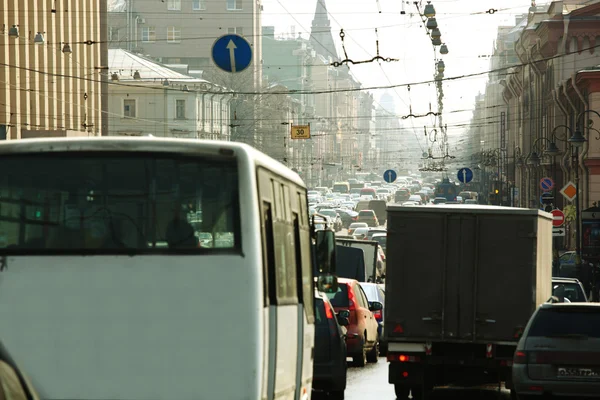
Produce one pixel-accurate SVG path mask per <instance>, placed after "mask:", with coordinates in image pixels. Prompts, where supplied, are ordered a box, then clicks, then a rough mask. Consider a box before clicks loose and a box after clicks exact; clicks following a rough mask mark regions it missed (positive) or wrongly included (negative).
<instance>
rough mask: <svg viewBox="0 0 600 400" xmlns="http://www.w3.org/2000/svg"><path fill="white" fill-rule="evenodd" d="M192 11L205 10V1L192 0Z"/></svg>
mask: <svg viewBox="0 0 600 400" xmlns="http://www.w3.org/2000/svg"><path fill="white" fill-rule="evenodd" d="M192 10H194V11H200V10H206V0H192Z"/></svg>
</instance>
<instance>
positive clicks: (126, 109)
mask: <svg viewBox="0 0 600 400" xmlns="http://www.w3.org/2000/svg"><path fill="white" fill-rule="evenodd" d="M135 116H136V110H135V100H132V99H126V100H123V117H124V118H135Z"/></svg>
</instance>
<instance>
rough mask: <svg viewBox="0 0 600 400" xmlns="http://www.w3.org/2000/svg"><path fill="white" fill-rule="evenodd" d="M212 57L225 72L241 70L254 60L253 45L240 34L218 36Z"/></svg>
mask: <svg viewBox="0 0 600 400" xmlns="http://www.w3.org/2000/svg"><path fill="white" fill-rule="evenodd" d="M211 54H212V59H213V61H214V63H215V64H216V65H217V67H219V68H221V69H222V70H223V71H225V72H241V71H243V70H245V69H246V68H248V66H249V65H250V63H251V62H252V47H251V46H250V43H248V41H247V40H246V39H244V38H243V37H241V36H240V35H225V36H221V37H220V38H218V39H217V40H216V41H215V43H214V44H213V47H212V51H211Z"/></svg>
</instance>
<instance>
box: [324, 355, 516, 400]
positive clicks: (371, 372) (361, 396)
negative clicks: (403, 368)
mask: <svg viewBox="0 0 600 400" xmlns="http://www.w3.org/2000/svg"><path fill="white" fill-rule="evenodd" d="M395 398H396V395H395V394H394V386H393V385H391V384H389V383H388V362H387V361H386V359H385V358H384V357H380V358H379V361H378V362H377V363H375V364H367V366H366V367H364V368H356V367H349V368H348V378H347V384H346V400H393V399H395ZM317 399H318V397H317ZM430 399H431V400H509V399H510V394H509V392H508V391H507V390H505V389H502V390H501V392H498V388H497V387H495V388H493V387H483V388H475V389H463V388H439V389H436V390H434V392H433V394H432V396H431V397H430Z"/></svg>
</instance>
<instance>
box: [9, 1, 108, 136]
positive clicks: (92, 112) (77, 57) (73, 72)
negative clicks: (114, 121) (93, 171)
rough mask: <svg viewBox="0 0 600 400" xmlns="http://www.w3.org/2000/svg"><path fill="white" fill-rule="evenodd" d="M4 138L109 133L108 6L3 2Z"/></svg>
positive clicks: (75, 2)
mask: <svg viewBox="0 0 600 400" xmlns="http://www.w3.org/2000/svg"><path fill="white" fill-rule="evenodd" d="M0 10H1V11H2V12H0V20H1V21H0V27H1V29H2V30H1V32H0V33H1V34H0V63H1V64H0V140H6V139H9V140H10V139H21V138H29V137H45V136H46V137H48V136H50V137H52V136H97V135H100V134H104V133H105V132H106V131H107V123H108V120H107V115H106V112H105V111H106V110H107V103H108V98H107V95H108V91H107V74H106V66H107V56H108V51H107V47H106V39H107V36H106V34H107V27H106V21H105V17H106V15H107V14H106V12H107V9H106V1H103V0H86V1H81V0H62V1H54V0H38V1H23V0H0Z"/></svg>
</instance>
